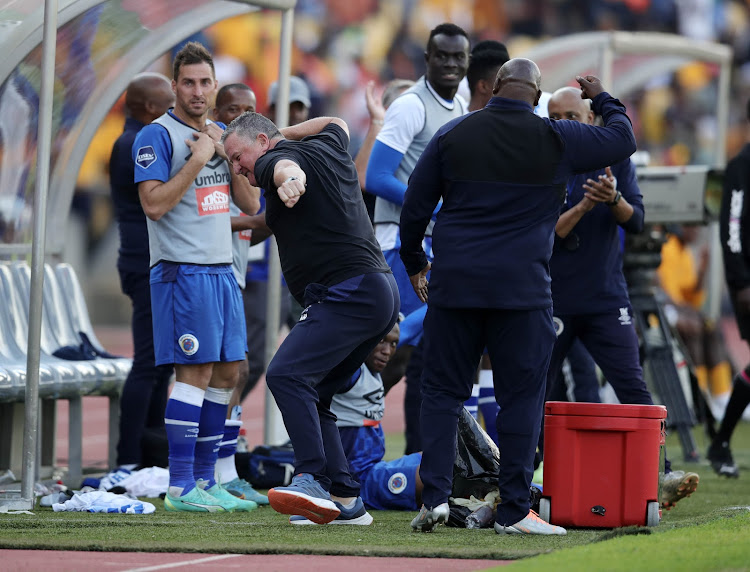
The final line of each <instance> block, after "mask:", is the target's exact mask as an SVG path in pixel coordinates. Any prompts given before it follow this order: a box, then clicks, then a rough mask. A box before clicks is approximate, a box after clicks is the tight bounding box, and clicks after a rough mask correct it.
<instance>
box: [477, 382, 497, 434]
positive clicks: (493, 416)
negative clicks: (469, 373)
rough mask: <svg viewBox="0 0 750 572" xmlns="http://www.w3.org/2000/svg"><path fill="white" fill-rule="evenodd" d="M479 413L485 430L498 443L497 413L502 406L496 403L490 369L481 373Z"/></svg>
mask: <svg viewBox="0 0 750 572" xmlns="http://www.w3.org/2000/svg"><path fill="white" fill-rule="evenodd" d="M479 411H481V412H482V419H484V430H485V431H486V432H487V435H489V436H490V437H491V438H492V440H493V441H494V442H495V443H497V412H498V411H500V406H499V405H498V404H497V401H495V384H494V382H493V380H492V370H489V369H483V370H481V371H480V372H479Z"/></svg>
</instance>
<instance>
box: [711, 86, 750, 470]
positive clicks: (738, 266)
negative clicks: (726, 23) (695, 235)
mask: <svg viewBox="0 0 750 572" xmlns="http://www.w3.org/2000/svg"><path fill="white" fill-rule="evenodd" d="M746 110H747V119H750V100H748V102H747V108H746ZM723 186H724V192H723V193H722V197H721V215H720V217H719V236H720V239H721V246H722V250H723V253H724V277H725V278H726V281H727V286H728V288H729V299H730V300H731V301H732V307H733V308H734V315H735V317H736V318H737V327H738V329H739V331H740V336H741V337H742V339H743V340H745V341H746V342H748V343H750V233H748V231H747V228H748V225H750V208H748V204H750V201H748V200H747V196H746V194H747V191H748V189H750V143H746V144H745V146H744V147H743V148H742V149H741V150H740V152H739V153H738V154H737V155H736V156H735V157H734V158H733V159H732V160H731V161H729V163H728V164H727V168H726V174H725V175H724V185H723ZM749 404H750V364H748V365H746V366H745V369H743V370H742V371H741V372H740V373H738V374H737V376H736V377H735V378H734V387H733V389H732V395H731V397H730V398H729V403H727V408H726V410H725V411H724V418H723V419H722V421H721V425H720V427H719V432H718V433H717V434H716V436H715V437H714V438H713V440H712V441H711V446H710V447H709V449H708V454H707V455H706V456H707V457H708V460H709V462H710V463H711V467H712V468H713V470H714V471H715V472H716V473H717V474H718V475H723V476H725V477H730V478H737V477H739V476H740V470H739V468H738V467H737V463H735V461H734V458H733V457H732V452H731V450H730V449H729V441H730V440H731V438H732V433H733V432H734V428H735V427H736V426H737V423H738V422H739V420H740V418H741V417H742V413H743V412H744V411H745V409H746V408H747V406H748V405H749Z"/></svg>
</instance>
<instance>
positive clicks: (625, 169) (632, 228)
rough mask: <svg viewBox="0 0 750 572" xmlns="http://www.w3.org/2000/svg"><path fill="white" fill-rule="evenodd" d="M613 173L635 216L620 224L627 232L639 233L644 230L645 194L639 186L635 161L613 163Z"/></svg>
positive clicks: (618, 188)
mask: <svg viewBox="0 0 750 572" xmlns="http://www.w3.org/2000/svg"><path fill="white" fill-rule="evenodd" d="M612 174H613V175H614V176H615V178H616V179H617V190H618V191H620V192H621V193H622V196H623V198H624V199H625V200H626V201H628V203H630V206H631V207H633V216H631V217H630V218H629V219H628V220H627V221H626V222H623V223H620V226H621V227H622V228H624V229H625V230H626V231H627V232H631V233H633V234H638V233H640V232H642V231H643V196H642V195H641V189H640V187H638V178H637V177H636V175H635V165H633V161H631V160H630V159H627V160H625V161H622V162H620V163H617V164H616V165H613V166H612Z"/></svg>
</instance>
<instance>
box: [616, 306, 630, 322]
mask: <svg viewBox="0 0 750 572" xmlns="http://www.w3.org/2000/svg"><path fill="white" fill-rule="evenodd" d="M617 319H618V320H620V325H621V326H629V325H630V324H632V323H633V322H632V320H631V319H630V314H629V313H628V309H627V308H620V317H619V318H617Z"/></svg>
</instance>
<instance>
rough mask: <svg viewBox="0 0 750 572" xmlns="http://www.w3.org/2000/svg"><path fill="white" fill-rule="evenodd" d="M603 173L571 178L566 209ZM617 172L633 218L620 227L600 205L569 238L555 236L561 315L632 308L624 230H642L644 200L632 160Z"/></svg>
mask: <svg viewBox="0 0 750 572" xmlns="http://www.w3.org/2000/svg"><path fill="white" fill-rule="evenodd" d="M603 174H604V169H599V170H597V171H594V172H590V173H584V174H582V175H576V176H575V177H572V178H571V179H570V180H569V181H568V200H567V204H566V205H565V206H564V208H563V211H565V210H567V209H569V208H571V207H573V206H575V205H576V204H578V203H579V202H580V201H581V199H582V198H583V195H584V193H585V190H584V189H583V184H584V183H585V182H586V179H592V180H596V179H597V177H598V176H599V175H603ZM612 174H613V175H614V177H615V178H616V179H617V190H618V191H620V192H621V193H622V196H623V198H624V199H625V200H626V201H628V203H630V206H632V207H633V215H632V216H631V217H630V219H628V221H627V222H624V223H622V224H621V225H619V224H618V223H617V221H616V220H615V217H614V215H613V214H612V212H611V210H610V208H609V207H608V206H607V205H605V204H597V205H596V206H595V207H594V208H593V209H591V210H590V211H589V212H587V213H586V214H585V215H583V217H582V218H581V220H579V221H578V223H577V224H576V225H575V226H574V227H573V230H572V231H571V233H570V234H569V235H568V237H566V238H565V239H561V238H560V237H556V239H555V247H554V250H553V252H552V258H551V259H550V261H549V266H550V273H551V274H552V300H553V301H554V308H555V315H556V316H561V315H573V314H598V313H602V312H607V311H610V310H613V309H617V308H622V307H623V306H628V305H629V304H630V297H629V296H628V287H627V284H626V283H625V277H624V276H623V273H622V247H621V243H620V227H622V228H623V229H624V230H625V231H626V232H632V233H639V232H641V231H642V230H643V197H642V196H641V191H640V189H639V188H638V181H637V179H636V173H635V166H634V165H633V162H632V161H631V160H630V159H626V160H625V161H621V162H619V163H615V164H614V165H612Z"/></svg>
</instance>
